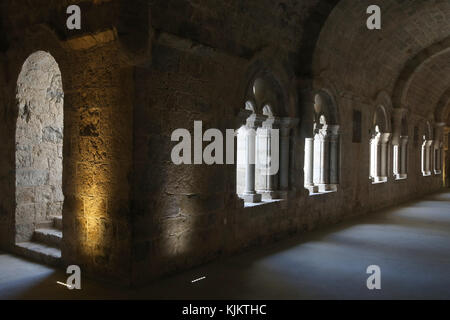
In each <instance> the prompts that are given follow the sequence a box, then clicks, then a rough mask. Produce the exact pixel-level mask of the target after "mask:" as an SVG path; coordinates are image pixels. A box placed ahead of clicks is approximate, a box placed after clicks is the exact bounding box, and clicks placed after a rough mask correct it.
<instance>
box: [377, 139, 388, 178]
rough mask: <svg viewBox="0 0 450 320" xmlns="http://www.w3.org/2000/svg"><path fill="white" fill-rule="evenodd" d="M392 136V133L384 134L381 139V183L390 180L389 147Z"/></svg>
mask: <svg viewBox="0 0 450 320" xmlns="http://www.w3.org/2000/svg"><path fill="white" fill-rule="evenodd" d="M390 136H391V134H390V133H382V134H381V139H380V148H381V150H380V158H381V161H380V176H379V180H380V181H383V182H385V181H387V178H388V172H387V171H388V169H387V168H388V156H389V154H388V145H389V138H390Z"/></svg>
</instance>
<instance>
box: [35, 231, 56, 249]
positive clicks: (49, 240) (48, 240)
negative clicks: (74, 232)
mask: <svg viewBox="0 0 450 320" xmlns="http://www.w3.org/2000/svg"><path fill="white" fill-rule="evenodd" d="M61 240H62V231H61V230H58V229H53V228H41V229H36V230H34V234H33V241H34V242H39V243H42V244H45V245H48V246H52V247H56V248H60V247H61Z"/></svg>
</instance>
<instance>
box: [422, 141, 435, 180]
mask: <svg viewBox="0 0 450 320" xmlns="http://www.w3.org/2000/svg"><path fill="white" fill-rule="evenodd" d="M432 145H433V140H425V142H424V145H423V148H424V156H423V159H422V161H423V167H424V170H423V175H424V176H430V175H431V163H432V162H431V161H432V155H431V146H432Z"/></svg>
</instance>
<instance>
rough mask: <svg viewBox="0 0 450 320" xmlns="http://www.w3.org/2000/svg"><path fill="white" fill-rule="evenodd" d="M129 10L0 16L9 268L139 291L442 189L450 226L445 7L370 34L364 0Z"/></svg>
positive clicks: (23, 5) (83, 4) (418, 1)
mask: <svg viewBox="0 0 450 320" xmlns="http://www.w3.org/2000/svg"><path fill="white" fill-rule="evenodd" d="M131 2H132V4H131V3H130V1H125V0H92V1H91V0H76V1H70V3H69V1H60V0H54V1H53V0H51V1H45V3H44V2H42V1H36V2H34V1H12V0H4V1H1V3H0V31H1V32H0V119H1V126H0V141H1V143H0V249H1V250H2V251H3V252H4V254H5V255H6V254H7V255H14V256H15V257H25V258H26V259H30V261H34V262H38V263H42V264H44V265H50V266H53V267H56V268H61V269H64V270H65V268H66V267H67V266H69V265H77V266H79V267H80V268H81V270H82V272H83V275H86V276H88V277H91V278H95V279H101V280H104V281H107V282H109V283H113V284H125V285H130V286H136V287H139V286H143V285H146V284H148V283H150V282H151V281H155V280H157V279H160V278H161V277H162V276H167V275H174V274H180V273H182V272H185V271H186V270H192V269H191V268H194V267H198V266H202V265H205V264H207V263H210V262H215V261H219V260H220V259H225V258H229V257H235V256H236V255H238V254H242V253H245V252H248V251H249V250H250V251H251V250H258V249H261V248H266V247H268V246H270V245H273V244H275V243H277V242H278V241H281V240H284V239H289V238H291V237H295V236H303V235H307V234H312V235H313V234H314V233H315V232H318V231H320V230H322V229H323V228H328V227H330V226H332V225H336V224H338V223H342V222H345V221H350V220H351V219H357V218H362V217H368V216H369V214H370V216H372V215H374V216H376V215H377V212H379V211H380V210H387V208H391V207H393V206H397V205H403V204H405V203H409V202H411V201H416V200H419V199H421V198H423V197H433V196H435V195H436V194H438V195H440V197H444V198H445V199H446V200H445V201H441V202H439V203H440V205H442V206H444V207H439V208H438V207H436V208H435V210H436V211H433V212H434V213H432V214H431V216H433V214H438V213H439V214H443V215H444V214H445V215H446V216H445V217H447V218H445V219H448V216H449V215H450V207H449V206H448V203H449V201H450V197H449V196H448V193H445V192H446V190H447V189H446V188H448V187H449V175H450V173H449V168H450V156H449V153H448V146H449V134H450V63H449V62H450V22H449V21H450V1H447V0H429V1H422V0H411V1H390V0H379V1H377V4H378V5H379V7H380V8H381V28H380V29H374V30H370V29H368V28H367V26H366V23H367V18H368V14H367V12H366V10H367V7H368V6H369V5H371V4H373V3H371V2H370V1H365V0H364V1H353V0H340V1H339V0H298V1H291V0H275V1H274V0H248V1H240V0H230V1H221V0H217V1H202V0H189V1H188V0H155V1H146V0H136V1H131ZM69 4H75V5H78V6H79V8H80V9H81V28H80V29H72V30H71V29H68V28H67V25H66V19H67V17H68V14H67V12H66V9H67V6H68V5H69ZM198 122H201V127H200V131H198V130H197V129H199V128H198V127H196V123H198ZM196 128H197V129H196ZM176 130H182V131H178V133H179V134H174V132H177V131H176ZM208 130H213V131H208ZM227 130H231V131H230V132H231V133H232V135H227ZM180 132H181V134H180ZM196 134H197V136H196ZM219 142H220V143H219ZM191 147H192V148H191ZM227 148H231V149H229V150H231V152H226V150H227ZM198 154H199V155H200V156H199V158H196V155H198ZM206 154H208V155H209V158H208V159H209V160H205V159H206V158H204V157H205V155H206ZM230 154H231V155H230ZM174 155H177V156H179V157H180V159H181V160H180V159H179V161H178V163H177V162H176V161H175V163H174V161H172V160H173V158H174ZM202 157H203V158H202ZM197 160H198V162H197ZM271 166H275V167H276V170H270V168H271ZM272 168H273V167H272ZM421 219H422V220H420V221H425V222H424V223H426V221H427V218H426V217H422V218H421ZM428 222H429V221H428ZM355 226H357V224H356V225H355ZM443 226H446V228H447V229H445V232H446V238H445V239H446V240H445V241H446V242H445V241H444V240H443V241H444V242H445V243H448V242H449V238H450V233H449V232H450V231H449V229H448V220H447V224H443V225H442V224H441V225H440V227H442V228H443ZM355 241H356V240H355ZM430 241H431V240H430ZM393 243H399V242H397V240H393ZM386 250H387V249H386ZM434 254H435V255H436V256H439V255H441V257H442V255H444V256H445V254H446V255H447V260H445V261H447V266H448V252H447V253H444V252H435V253H434ZM218 259H219V260H218ZM292 264H293V265H295V261H292ZM295 268H296V270H302V264H299V265H296V266H295ZM0 269H1V264H0ZM447 270H448V268H447ZM0 272H1V270H0ZM441 275H442V274H441ZM447 275H448V274H447ZM411 277H412V278H414V276H411ZM449 278H450V277H449ZM0 287H1V283H0ZM449 295H450V294H449Z"/></svg>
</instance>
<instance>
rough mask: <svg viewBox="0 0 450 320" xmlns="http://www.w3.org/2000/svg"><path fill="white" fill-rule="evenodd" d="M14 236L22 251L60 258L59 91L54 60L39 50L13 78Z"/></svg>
mask: <svg viewBox="0 0 450 320" xmlns="http://www.w3.org/2000/svg"><path fill="white" fill-rule="evenodd" d="M16 98H17V104H18V116H17V125H16V149H15V158H16V160H15V161H16V186H15V187H16V212H15V240H16V245H17V247H18V248H19V249H20V250H21V251H22V253H24V254H26V255H27V256H30V257H32V258H36V259H39V260H43V261H44V262H48V263H52V262H55V261H57V260H58V259H59V258H60V257H61V251H60V244H61V240H62V208H63V202H64V195H63V192H62V171H63V162H62V160H63V126H64V109H63V103H64V92H63V88H62V80H61V72H60V70H59V67H58V64H57V62H56V61H55V59H54V58H53V57H52V56H51V55H50V54H49V53H47V52H44V51H38V52H35V53H33V54H32V55H30V56H29V57H28V59H27V60H26V61H25V63H24V64H23V66H22V70H21V72H20V74H19V78H18V80H17V92H16Z"/></svg>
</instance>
